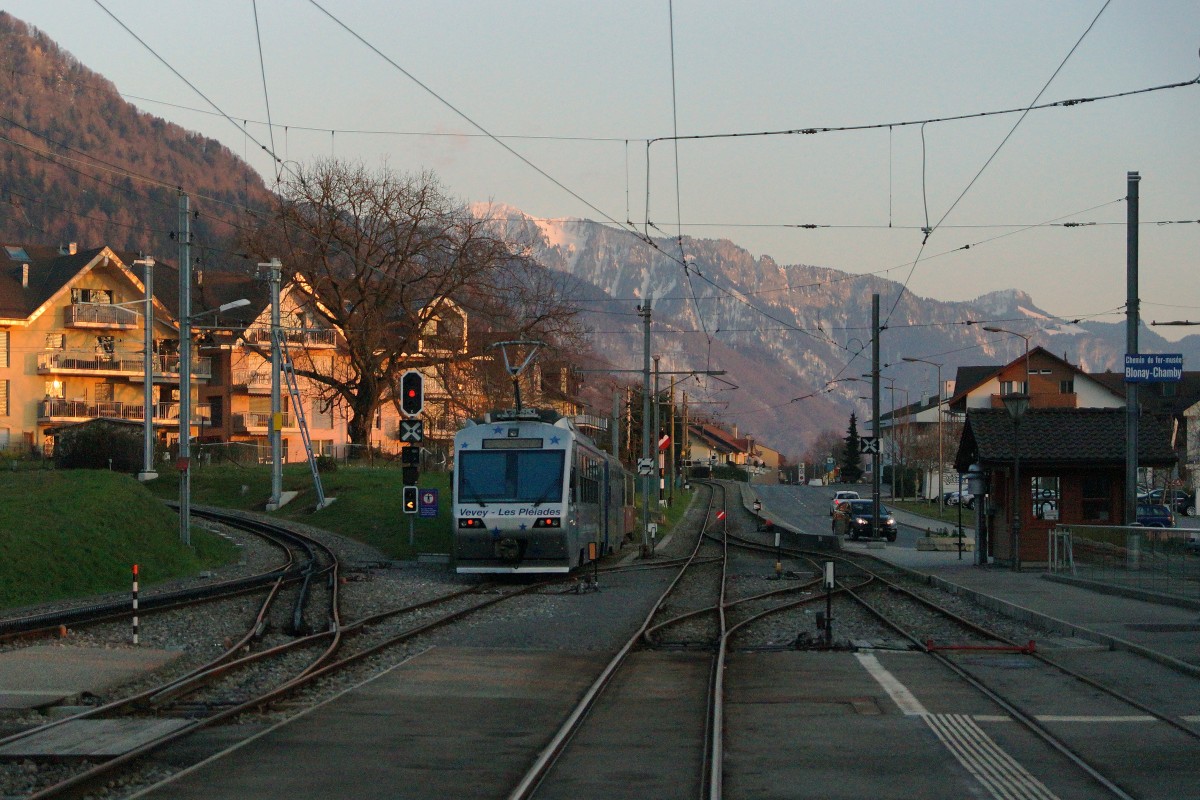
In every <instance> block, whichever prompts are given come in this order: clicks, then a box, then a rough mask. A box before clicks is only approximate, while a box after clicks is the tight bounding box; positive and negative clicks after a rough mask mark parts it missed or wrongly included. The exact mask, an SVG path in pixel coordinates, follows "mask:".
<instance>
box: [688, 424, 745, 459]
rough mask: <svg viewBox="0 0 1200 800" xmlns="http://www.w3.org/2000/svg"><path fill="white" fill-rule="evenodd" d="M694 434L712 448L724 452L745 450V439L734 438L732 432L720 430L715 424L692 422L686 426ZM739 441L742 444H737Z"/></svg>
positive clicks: (742, 451)
mask: <svg viewBox="0 0 1200 800" xmlns="http://www.w3.org/2000/svg"><path fill="white" fill-rule="evenodd" d="M688 428H689V430H690V431H691V433H692V434H693V435H694V436H699V437H700V438H701V439H703V440H704V441H706V442H708V443H709V444H710V445H711V446H712V447H713V449H715V450H718V451H720V452H724V453H744V452H746V446H745V444H744V442H745V441H746V440H745V439H736V438H734V436H733V434H731V433H729V432H728V431H725V430H721V429H720V428H718V427H717V426H715V425H708V424H705V423H693V424H691V425H689V426H688ZM739 442H742V443H743V444H741V445H739Z"/></svg>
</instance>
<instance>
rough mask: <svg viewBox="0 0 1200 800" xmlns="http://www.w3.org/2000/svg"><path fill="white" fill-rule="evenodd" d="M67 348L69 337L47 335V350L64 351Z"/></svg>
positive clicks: (56, 334) (55, 334) (63, 334)
mask: <svg viewBox="0 0 1200 800" xmlns="http://www.w3.org/2000/svg"><path fill="white" fill-rule="evenodd" d="M66 346H67V335H66V334H65V333H47V334H46V349H47V350H62V349H64V348H65V347H66Z"/></svg>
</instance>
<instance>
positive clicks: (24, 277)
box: [21, 264, 29, 289]
mask: <svg viewBox="0 0 1200 800" xmlns="http://www.w3.org/2000/svg"><path fill="white" fill-rule="evenodd" d="M21 288H22V289H28V288H29V265H28V264H22V265H21Z"/></svg>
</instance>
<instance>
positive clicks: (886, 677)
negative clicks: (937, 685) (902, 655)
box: [854, 653, 929, 717]
mask: <svg viewBox="0 0 1200 800" xmlns="http://www.w3.org/2000/svg"><path fill="white" fill-rule="evenodd" d="M854 657H855V658H857V659H858V663H860V664H862V665H863V668H864V669H865V670H866V671H867V672H868V673H870V675H871V677H872V678H874V679H875V680H876V682H877V683H878V684H879V685H880V686H882V687H883V690H884V691H885V692H887V693H888V697H890V698H892V702H894V703H895V704H896V705H897V706H899V707H900V710H901V711H903V712H904V713H905V714H907V715H908V716H910V717H911V716H920V715H923V714H928V713H929V712H928V711H926V710H925V706H923V705H921V701H920V700H918V699H917V698H916V696H914V695H913V693H912V692H910V691H909V690H908V687H907V686H905V685H904V684H902V683H901V682H900V681H898V680H896V676H895V675H893V674H892V673H890V672H888V671H887V669H885V668H884V666H883V664H880V663H879V659H877V658H876V657H875V656H874V654H872V653H855V654H854Z"/></svg>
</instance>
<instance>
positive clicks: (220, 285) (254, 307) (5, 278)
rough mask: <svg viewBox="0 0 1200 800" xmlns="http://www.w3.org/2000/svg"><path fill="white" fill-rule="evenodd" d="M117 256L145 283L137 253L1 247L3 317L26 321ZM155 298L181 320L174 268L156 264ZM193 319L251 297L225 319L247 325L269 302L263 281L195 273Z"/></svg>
mask: <svg viewBox="0 0 1200 800" xmlns="http://www.w3.org/2000/svg"><path fill="white" fill-rule="evenodd" d="M110 254H111V255H113V256H116V258H117V259H118V261H119V262H120V263H122V264H123V265H124V266H125V267H127V268H128V269H129V271H130V272H131V273H132V274H133V275H134V276H136V278H137V279H138V280H139V281H143V280H144V268H143V267H142V266H141V265H138V264H135V263H134V262H135V261H136V260H138V259H139V258H140V256H139V255H138V254H137V253H132V252H125V251H117V250H113V249H111V248H105V247H92V248H88V249H77V250H76V252H75V253H70V252H69V250H67V249H66V248H60V247H52V246H46V245H29V244H6V245H4V246H3V248H0V318H8V319H27V318H29V317H30V316H32V315H33V314H34V313H35V312H36V311H37V310H38V309H39V308H41V307H42V305H43V304H45V303H46V301H47V300H49V299H50V298H51V297H53V296H54V295H55V294H57V293H58V292H60V291H62V289H63V288H64V287H66V286H68V285H70V284H71V282H72V281H73V280H74V279H75V278H77V277H78V276H79V274H80V272H81V271H82V270H84V268H86V267H87V266H88V265H89V264H90V263H92V262H93V261H95V260H96V259H97V258H99V257H100V256H101V255H105V256H108V255H110ZM155 261H156V263H155V265H154V298H155V300H157V301H158V303H160V304H161V305H162V307H163V308H165V309H167V310H168V311H169V312H170V313H171V315H172V316H173V317H174V318H176V319H178V316H179V314H178V311H179V270H178V269H177V268H176V267H174V266H173V265H171V264H169V263H166V262H163V261H159V260H157V259H156V260H155ZM26 264H28V265H29V285H28V286H27V287H26V286H23V285H22V277H23V275H22V273H23V272H24V268H25V265H26ZM192 279H193V283H194V284H195V285H194V286H193V289H192V309H193V315H194V314H197V313H200V312H201V311H202V310H204V309H209V308H216V307H218V306H220V305H222V304H223V303H226V302H229V301H230V300H234V299H238V298H242V297H244V298H247V299H249V300H250V301H251V305H250V306H247V307H244V308H240V309H234V310H233V311H231V312H227V313H226V314H224V315H222V319H223V320H225V321H227V322H230V321H233V322H241V323H243V324H244V323H248V322H251V321H253V320H254V318H255V317H256V316H257V314H258V313H260V312H261V311H262V310H263V309H264V308H266V307H267V306H268V305H269V303H270V297H269V292H268V290H267V287H266V284H265V282H263V281H257V280H255V279H253V278H251V277H250V276H248V275H245V274H240V273H232V272H217V271H215V270H209V271H206V272H202V271H200V270H193V272H192ZM202 322H203V321H202Z"/></svg>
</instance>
